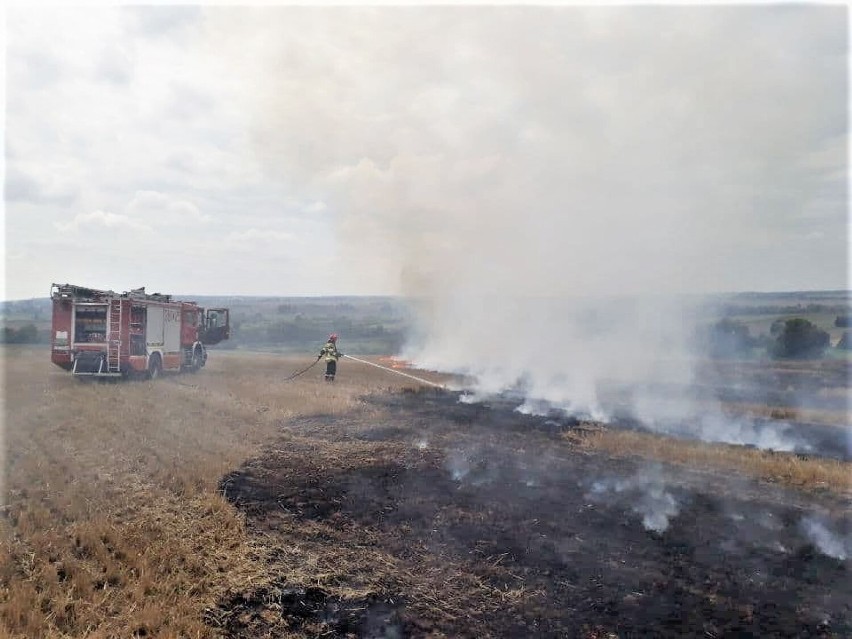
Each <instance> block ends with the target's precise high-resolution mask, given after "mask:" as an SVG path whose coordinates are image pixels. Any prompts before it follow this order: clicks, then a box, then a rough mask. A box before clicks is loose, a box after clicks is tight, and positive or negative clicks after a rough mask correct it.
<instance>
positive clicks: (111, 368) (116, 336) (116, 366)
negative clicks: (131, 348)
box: [107, 299, 121, 373]
mask: <svg viewBox="0 0 852 639" xmlns="http://www.w3.org/2000/svg"><path fill="white" fill-rule="evenodd" d="M107 331H108V333H107V371H108V372H110V373H120V372H121V358H120V356H121V300H120V299H113V300H110V303H109V324H108V326H107Z"/></svg>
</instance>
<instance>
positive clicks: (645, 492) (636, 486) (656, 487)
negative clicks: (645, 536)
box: [586, 465, 680, 533]
mask: <svg viewBox="0 0 852 639" xmlns="http://www.w3.org/2000/svg"><path fill="white" fill-rule="evenodd" d="M608 494H615V495H618V496H620V497H621V498H626V499H629V500H630V503H631V509H632V510H633V512H635V513H637V514H639V515H642V525H643V526H644V527H645V530H651V531H654V532H657V533H662V532H665V531H666V530H667V529H668V527H669V523H670V521H671V519H672V518H673V517H676V516H677V515H678V514H679V513H680V505H679V504H678V501H677V499H676V498H675V496H674V495H673V494H672V493H671V492H669V490H668V487H667V484H666V481H665V478H664V477H663V473H662V469H661V467H660V466H659V465H653V466H649V467H648V468H644V469H640V470H639V471H637V473H636V474H635V475H633V476H632V477H627V478H622V479H602V480H599V481H596V482H594V483H593V484H592V487H591V489H590V490H589V492H588V493H587V494H586V497H587V498H588V499H590V500H591V501H602V500H606V499H607V495H608Z"/></svg>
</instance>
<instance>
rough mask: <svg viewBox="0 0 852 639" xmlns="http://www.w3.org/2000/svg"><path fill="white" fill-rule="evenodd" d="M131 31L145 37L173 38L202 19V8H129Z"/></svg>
mask: <svg viewBox="0 0 852 639" xmlns="http://www.w3.org/2000/svg"><path fill="white" fill-rule="evenodd" d="M128 13H129V17H130V22H131V29H132V30H133V31H135V32H136V33H140V34H142V35H144V36H146V37H152V38H163V37H169V36H173V35H174V34H175V32H178V31H182V30H184V29H186V28H188V27H191V26H192V25H194V24H197V23H198V22H199V21H200V20H201V19H202V15H203V14H202V8H201V7H198V6H189V5H187V6H171V7H167V6H156V7H131V8H129V12H128Z"/></svg>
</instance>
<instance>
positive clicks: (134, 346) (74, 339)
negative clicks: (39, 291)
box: [50, 284, 230, 378]
mask: <svg viewBox="0 0 852 639" xmlns="http://www.w3.org/2000/svg"><path fill="white" fill-rule="evenodd" d="M50 297H51V299H52V300H53V338H52V342H53V349H52V354H51V360H52V361H53V363H54V364H56V365H57V366H60V367H62V368H64V369H65V370H69V371H71V372H72V373H73V374H74V375H81V376H94V377H121V376H132V375H137V374H138V375H147V376H148V377H150V378H155V377H158V376H159V375H160V373H162V372H163V371H181V370H185V371H192V372H195V371H197V370H198V369H199V368H201V367H202V366H204V364H205V363H206V362H207V348H206V347H207V346H210V345H212V344H218V343H219V342H221V341H222V340H226V339H228V336H229V333H230V326H229V323H228V309H227V308H209V309H206V310H205V309H203V308H201V307H200V306H198V304H196V303H195V302H182V301H179V300H173V299H172V296H171V295H160V294H159V293H155V294H147V293H145V288H144V287H143V288H139V289H134V290H131V291H128V292H125V293H114V292H113V291H100V290H97V289H92V288H85V287H82V286H73V285H71V284H53V285H52V286H51V289H50Z"/></svg>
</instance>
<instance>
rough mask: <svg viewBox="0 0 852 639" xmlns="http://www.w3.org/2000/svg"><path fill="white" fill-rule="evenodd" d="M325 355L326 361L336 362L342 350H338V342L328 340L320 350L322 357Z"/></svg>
mask: <svg viewBox="0 0 852 639" xmlns="http://www.w3.org/2000/svg"><path fill="white" fill-rule="evenodd" d="M323 355H325V361H327V362H336V361H337V360H338V359H339V358H340V351H338V350H337V344H335V343H334V342H326V343H325V346H323V347H322V350H321V351H320V357H322V356H323Z"/></svg>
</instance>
